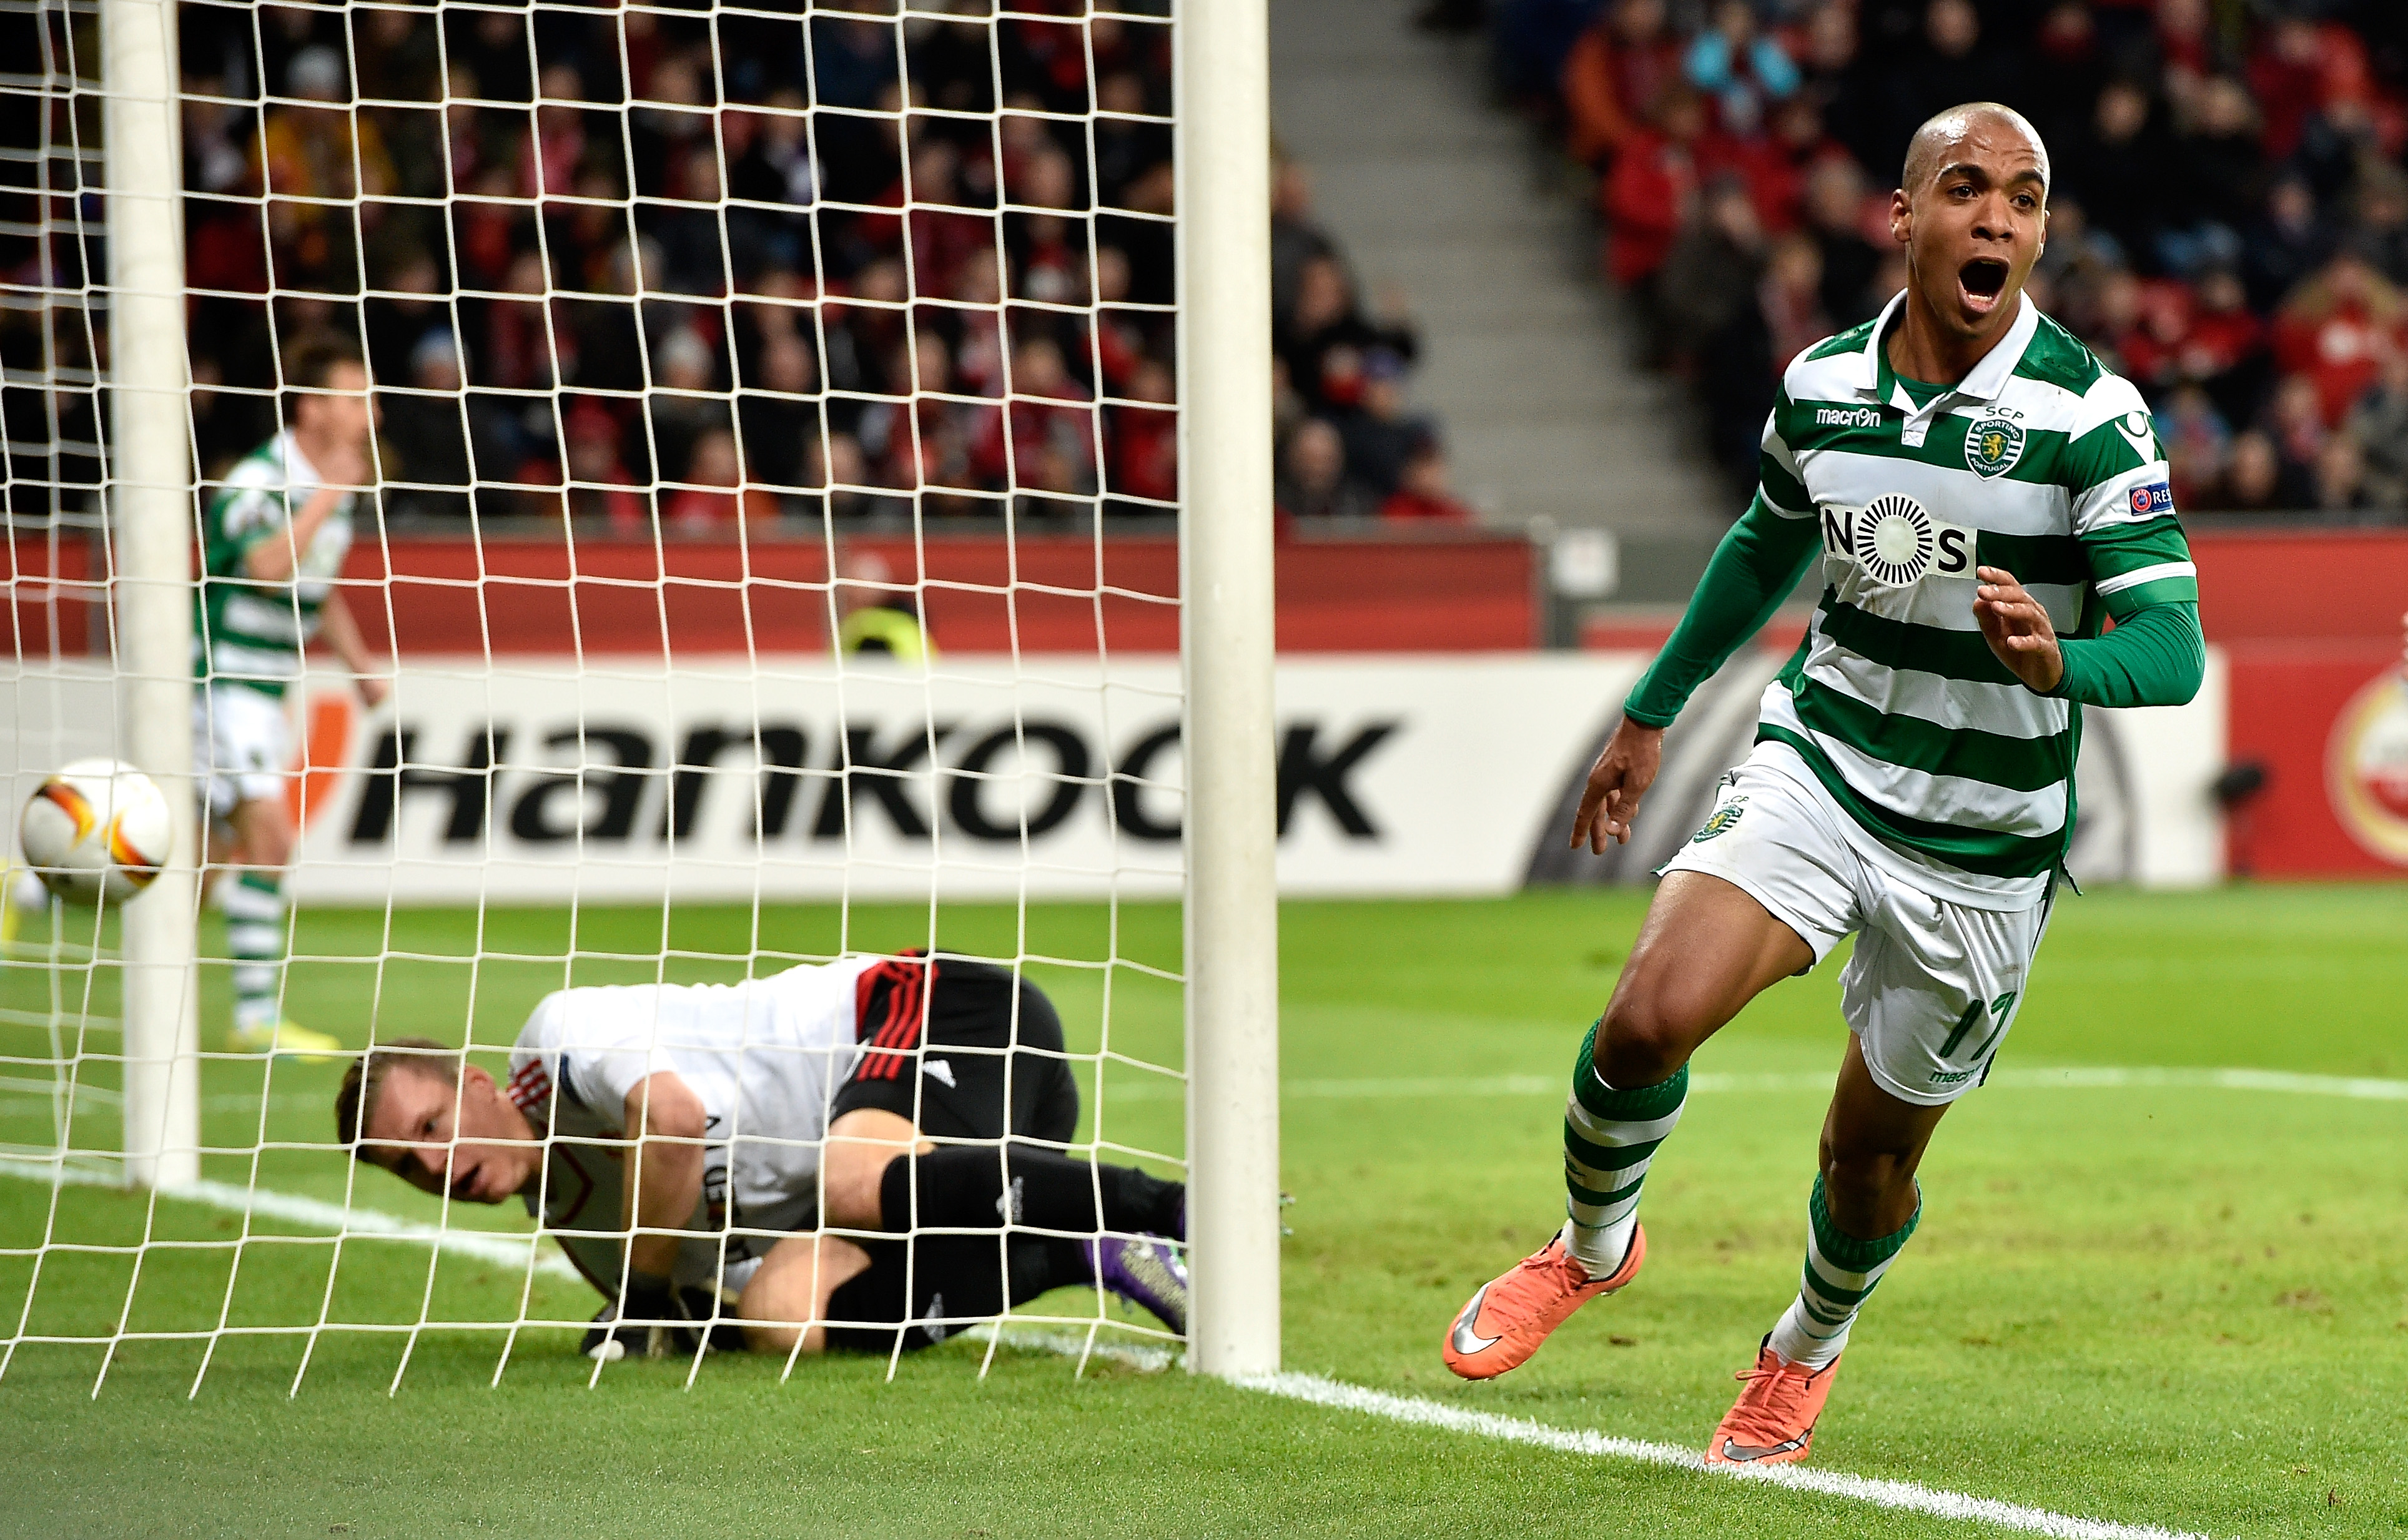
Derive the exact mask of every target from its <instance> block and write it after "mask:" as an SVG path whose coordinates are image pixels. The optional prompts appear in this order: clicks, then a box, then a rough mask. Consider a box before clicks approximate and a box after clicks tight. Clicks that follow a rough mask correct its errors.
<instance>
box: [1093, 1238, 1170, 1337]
mask: <svg viewBox="0 0 2408 1540" xmlns="http://www.w3.org/2000/svg"><path fill="white" fill-rule="evenodd" d="M1083 1245H1085V1247H1086V1252H1087V1261H1088V1263H1089V1265H1090V1266H1092V1267H1094V1268H1095V1270H1096V1282H1097V1283H1099V1284H1101V1285H1102V1286H1103V1287H1104V1288H1105V1289H1106V1290H1108V1291H1109V1292H1111V1293H1112V1294H1114V1295H1117V1296H1118V1297H1120V1298H1121V1299H1124V1300H1126V1301H1128V1302H1129V1303H1131V1304H1135V1305H1140V1306H1143V1307H1144V1309H1145V1310H1146V1311H1147V1312H1148V1313H1149V1314H1151V1315H1152V1316H1153V1317H1154V1318H1155V1319H1156V1320H1159V1321H1160V1322H1162V1324H1163V1325H1165V1326H1167V1327H1168V1328H1170V1330H1171V1331H1176V1332H1178V1333H1180V1334H1181V1335H1182V1336H1184V1335H1185V1334H1186V1332H1187V1264H1186V1263H1185V1262H1183V1261H1182V1260H1180V1259H1179V1251H1178V1248H1177V1247H1175V1246H1173V1245H1171V1244H1170V1243H1169V1242H1168V1241H1165V1240H1162V1239H1160V1238H1158V1237H1156V1236H1152V1235H1131V1236H1120V1235H1106V1236H1104V1237H1102V1238H1101V1239H1099V1240H1094V1241H1088V1242H1085V1243H1083Z"/></svg>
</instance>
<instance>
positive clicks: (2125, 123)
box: [2061, 80, 2171, 267]
mask: <svg viewBox="0 0 2408 1540" xmlns="http://www.w3.org/2000/svg"><path fill="white" fill-rule="evenodd" d="M2072 148H2073V150H2074V152H2073V153H2071V154H2068V155H2067V156H2065V158H2064V169H2063V172H2062V173H2061V175H2063V177H2064V180H2065V183H2066V188H2067V190H2068V191H2069V192H2071V193H2072V194H2074V195H2075V196H2076V197H2079V198H2080V199H2081V200H2082V207H2083V209H2085V211H2086V212H2087V213H2088V214H2089V216H2090V223H2091V225H2092V227H2093V228H2095V229H2098V230H2101V231H2103V232H2105V233H2106V234H2108V235H2111V236H2113V237H2115V244H2116V245H2117V246H2119V247H2121V248H2122V249H2123V252H2124V256H2125V258H2126V260H2127V261H2129V262H2134V263H2141V264H2146V265H2148V266H2152V267H2154V266H2156V264H2157V233H2158V229H2159V227H2160V225H2161V224H2162V223H2163V214H2162V212H2161V209H2162V200H2163V198H2164V196H2165V194H2166V192H2167V187H2166V178H2165V171H2166V167H2167V166H2168V164H2169V160H2170V157H2169V154H2168V151H2169V150H2170V148H2171V146H2170V145H2169V144H2168V143H2167V137H2166V132H2165V126H2164V123H2163V122H2162V120H2161V115H2160V113H2159V112H2158V110H2157V104H2156V103H2155V102H2153V101H2152V100H2151V99H2150V94H2149V93H2148V91H2147V90H2146V89H2144V88H2143V86H2141V85H2140V84H2139V83H2138V82H2136V81H2132V80H2112V81H2110V82H2108V85H2107V89H2106V90H2104V91H2102V92H2100V94H2099V101H2098V104H2097V106H2096V108H2094V109H2093V111H2092V114H2091V120H2090V123H2089V132H2088V133H2087V134H2086V135H2085V137H2083V138H2082V139H2081V140H2079V141H2077V144H2076V145H2075V146H2074V147H2072Z"/></svg>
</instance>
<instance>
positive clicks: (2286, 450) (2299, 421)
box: [2265, 374, 2332, 508]
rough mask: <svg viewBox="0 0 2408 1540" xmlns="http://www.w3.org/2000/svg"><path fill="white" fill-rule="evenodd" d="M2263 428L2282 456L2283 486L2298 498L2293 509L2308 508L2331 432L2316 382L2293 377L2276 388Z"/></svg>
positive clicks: (2302, 377) (2297, 375)
mask: <svg viewBox="0 0 2408 1540" xmlns="http://www.w3.org/2000/svg"><path fill="white" fill-rule="evenodd" d="M2265 428H2266V434H2267V437H2268V438H2269V439H2272V442H2273V445H2274V448H2275V450H2276V451H2277V452H2278V453H2280V454H2281V456H2282V461H2283V479H2284V484H2285V486H2286V487H2287V488H2291V489H2293V490H2294V491H2295V493H2296V494H2297V496H2298V501H2296V502H2295V503H2294V504H2293V505H2292V506H2294V507H2300V508H2305V507H2309V506H2311V504H2310V502H2309V500H2308V494H2309V492H2310V491H2311V490H2312V488H2313V485H2314V480H2315V468H2316V461H2317V459H2318V458H2319V457H2320V456H2322V454H2323V453H2324V449H2325V440H2326V439H2328V438H2329V437H2331V433H2332V430H2331V428H2330V427H2329V426H2328V425H2327V424H2326V422H2325V415H2324V405H2323V402H2322V400H2321V398H2320V393H2319V392H2318V391H2317V389H2316V386H2315V381H2313V380H2310V379H2309V378H2307V377H2306V376H2305V375H2299V374H2294V375H2290V376H2288V377H2286V379H2285V380H2284V381H2283V382H2282V383H2281V384H2280V385H2278V386H2276V387H2275V390H2274V398H2273V400H2272V402H2270V403H2269V404H2268V406H2267V409H2266V421H2265Z"/></svg>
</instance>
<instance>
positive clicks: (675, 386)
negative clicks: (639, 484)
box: [644, 326, 728, 481]
mask: <svg viewBox="0 0 2408 1540" xmlns="http://www.w3.org/2000/svg"><path fill="white" fill-rule="evenodd" d="M652 368H653V371H654V380H655V383H654V389H653V391H652V395H651V396H649V397H647V398H646V400H645V403H644V405H645V415H646V421H647V423H648V424H649V426H650V430H651V450H652V455H653V456H654V457H655V460H654V463H655V464H657V465H658V466H659V467H660V468H661V471H662V474H661V477H660V479H661V480H663V481H668V480H672V479H673V478H672V476H671V475H670V474H669V473H670V472H672V471H675V470H676V469H677V468H680V467H682V466H684V465H686V464H687V463H688V462H690V461H691V460H692V459H693V458H694V450H695V444H696V443H698V442H699V441H700V440H701V439H702V437H703V435H705V434H708V433H721V432H724V431H726V429H727V427H728V411H727V398H726V397H725V396H721V395H718V394H716V392H715V390H714V387H715V386H716V385H717V383H718V380H717V374H718V361H717V360H716V359H714V358H713V357H712V356H711V353H710V344H709V343H707V342H705V341H703V339H702V338H699V337H697V336H695V332H694V329H693V328H692V327H690V326H680V327H677V328H676V329H675V330H673V331H670V332H669V333H668V334H667V335H666V336H665V337H663V338H661V341H660V343H659V345H658V346H657V347H655V348H654V349H653V350H652Z"/></svg>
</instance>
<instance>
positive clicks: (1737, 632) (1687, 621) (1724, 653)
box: [1571, 493, 1820, 856]
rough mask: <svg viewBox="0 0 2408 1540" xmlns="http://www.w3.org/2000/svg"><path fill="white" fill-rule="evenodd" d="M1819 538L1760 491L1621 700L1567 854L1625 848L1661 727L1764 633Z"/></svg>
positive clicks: (1657, 755) (1659, 759) (1659, 751)
mask: <svg viewBox="0 0 2408 1540" xmlns="http://www.w3.org/2000/svg"><path fill="white" fill-rule="evenodd" d="M1819 536H1820V526H1819V525H1816V523H1815V522H1814V520H1813V519H1812V518H1807V517H1802V516H1798V517H1792V516H1789V515H1785V514H1783V513H1781V512H1779V511H1775V510H1774V508H1773V507H1772V505H1771V504H1770V503H1769V502H1768V501H1766V499H1765V497H1764V496H1763V495H1762V494H1761V493H1758V494H1757V496H1756V501H1755V502H1754V503H1752V504H1750V505H1749V507H1748V511H1746V512H1745V513H1742V514H1741V515H1740V520H1739V522H1738V523H1737V524H1735V525H1731V528H1730V533H1729V534H1727V535H1725V536H1724V537H1723V539H1722V543H1721V544H1719V545H1717V546H1715V547H1714V555H1713V560H1712V561H1710V562H1708V563H1707V564H1706V571H1705V575H1704V576H1703V577H1701V578H1699V580H1698V587H1697V591H1696V592H1695V593H1693V594H1691V595H1690V596H1689V606H1688V608H1687V609H1686V610H1684V611H1683V612H1682V614H1681V623H1680V624H1679V625H1678V626H1674V627H1673V628H1672V635H1671V636H1670V639H1668V640H1666V641H1665V643H1664V650H1663V651H1662V652H1660V653H1658V654H1656V660H1655V661H1654V662H1652V663H1650V664H1649V665H1648V666H1647V671H1646V672H1645V673H1642V674H1641V675H1640V676H1639V683H1638V684H1634V685H1632V686H1631V687H1630V694H1629V695H1628V696H1627V698H1625V699H1624V700H1623V703H1622V723H1621V725H1620V726H1619V727H1615V728H1614V730H1613V738H1612V739H1610V740H1608V741H1607V742H1606V745H1605V752H1604V753H1602V754H1600V755H1598V757H1597V764H1596V766H1595V767H1594V768H1592V769H1591V770H1589V772H1588V787H1587V789H1586V790H1584V792H1582V793H1581V805H1580V811H1579V813H1576V814H1575V815H1574V816H1573V818H1572V839H1571V842H1572V848H1573V849H1575V850H1577V849H1579V848H1580V847H1581V846H1582V845H1586V846H1588V848H1589V850H1590V852H1591V853H1592V854H1595V855H1599V856H1601V855H1603V854H1605V846H1606V842H1607V841H1609V840H1611V841H1613V842H1616V843H1627V842H1629V839H1630V821H1631V819H1632V817H1633V816H1634V815H1635V814H1636V813H1638V811H1639V799H1641V797H1643V796H1645V795H1646V794H1647V788H1648V786H1649V785H1651V784H1654V782H1655V780H1656V770H1657V769H1658V767H1660V766H1661V765H1662V763H1663V758H1664V749H1663V743H1664V729H1665V728H1666V727H1670V726H1671V724H1672V719H1673V718H1674V717H1675V716H1678V715H1679V714H1680V712H1681V708H1682V707H1683V706H1684V705H1686V704H1687V703H1688V699H1689V696H1690V694H1691V693H1692V692H1693V691H1695V690H1696V689H1697V687H1698V685H1699V684H1700V683H1702V682H1703V681H1704V680H1705V679H1706V678H1708V677H1709V676H1710V675H1712V674H1713V671H1714V670H1715V669H1719V668H1721V667H1722V666H1723V664H1724V663H1725V662H1726V661H1727V660H1728V658H1729V657H1730V655H1731V654H1733V653H1735V652H1737V651H1738V650H1739V649H1740V647H1741V645H1742V643H1744V642H1745V641H1746V640H1747V639H1748V638H1750V637H1752V636H1754V635H1756V632H1758V631H1761V630H1762V629H1764V626H1765V623H1766V622H1767V621H1769V620H1770V619H1771V618H1772V612H1774V611H1775V610H1778V609H1779V608H1781V604H1782V601H1783V600H1784V599H1786V598H1787V597H1789V596H1790V594H1791V592H1793V591H1794V590H1795V589H1796V588H1797V586H1798V580H1799V577H1800V576H1801V575H1802V574H1803V573H1804V572H1805V570H1806V566H1807V564H1808V563H1809V562H1811V561H1813V559H1814V554H1815V552H1816V551H1817V550H1818V549H1819V547H1818V544H1817V541H1818V540H1819Z"/></svg>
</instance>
